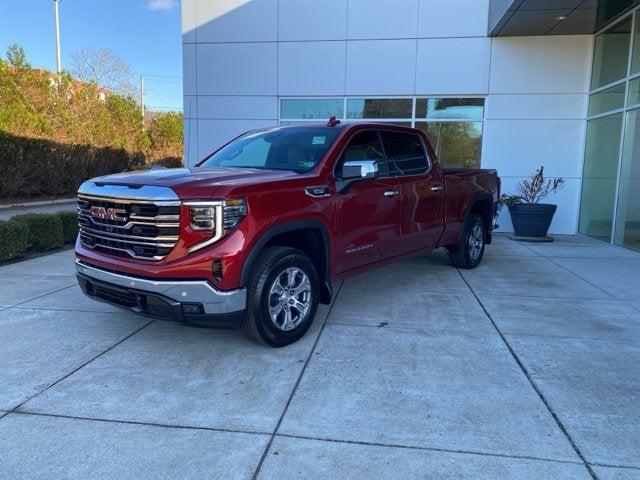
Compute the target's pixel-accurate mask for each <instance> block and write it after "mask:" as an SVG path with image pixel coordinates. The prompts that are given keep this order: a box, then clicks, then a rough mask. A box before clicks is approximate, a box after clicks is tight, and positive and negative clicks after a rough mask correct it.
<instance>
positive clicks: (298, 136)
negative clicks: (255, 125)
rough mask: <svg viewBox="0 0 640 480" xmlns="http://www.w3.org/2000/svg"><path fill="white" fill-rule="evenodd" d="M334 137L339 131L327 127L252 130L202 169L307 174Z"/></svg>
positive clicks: (219, 152) (210, 159)
mask: <svg viewBox="0 0 640 480" xmlns="http://www.w3.org/2000/svg"><path fill="white" fill-rule="evenodd" d="M338 133H339V129H336V128H328V127H290V128H268V129H262V130H252V131H250V132H247V133H245V134H244V135H242V136H240V137H238V138H236V139H235V140H233V141H232V142H231V143H229V144H227V145H225V146H224V147H222V148H221V149H220V150H218V151H217V152H215V153H213V154H212V155H210V156H209V157H207V158H206V159H205V160H204V162H203V163H202V166H204V167H238V168H242V167H251V168H259V169H266V170H292V171H294V172H298V173H302V172H308V171H310V170H311V169H312V168H314V167H315V166H316V165H317V164H318V163H319V162H320V160H322V158H323V157H324V154H325V153H326V152H327V150H329V148H330V147H331V145H332V144H333V142H334V140H335V139H336V137H337V136H338Z"/></svg>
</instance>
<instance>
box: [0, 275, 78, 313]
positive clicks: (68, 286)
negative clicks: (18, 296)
mask: <svg viewBox="0 0 640 480" xmlns="http://www.w3.org/2000/svg"><path fill="white" fill-rule="evenodd" d="M74 281H75V279H74ZM75 285H77V282H76V283H73V284H72V285H67V286H66V287H62V288H59V289H57V290H53V291H52V292H47V293H43V294H42V295H38V296H37V297H33V298H30V299H29V300H25V301H23V302H19V303H16V304H15V305H9V306H8V307H7V308H14V307H18V306H20V305H24V304H25V303H28V302H33V301H34V300H38V299H40V298H42V297H46V296H47V295H51V294H53V293H58V292H61V291H63V290H66V289H68V288H71V287H73V286H75Z"/></svg>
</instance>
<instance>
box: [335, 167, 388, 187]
mask: <svg viewBox="0 0 640 480" xmlns="http://www.w3.org/2000/svg"><path fill="white" fill-rule="evenodd" d="M377 176H378V164H377V163H376V162H374V161H373V160H357V161H352V162H344V165H342V178H340V179H338V181H337V182H336V189H337V190H338V192H339V193H344V192H346V191H347V190H348V188H349V185H351V184H352V183H353V182H357V181H358V180H365V179H368V178H376V177H377Z"/></svg>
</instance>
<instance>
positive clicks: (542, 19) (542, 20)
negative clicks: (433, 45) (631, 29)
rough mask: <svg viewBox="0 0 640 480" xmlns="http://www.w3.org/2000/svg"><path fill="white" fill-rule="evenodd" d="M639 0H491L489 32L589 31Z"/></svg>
mask: <svg viewBox="0 0 640 480" xmlns="http://www.w3.org/2000/svg"><path fill="white" fill-rule="evenodd" d="M638 4H640V0H491V3H490V10H489V32H490V33H489V35H490V36H493V37H509V36H523V35H580V34H592V33H595V32H597V31H598V30H600V29H602V28H603V27H605V26H606V25H608V24H610V23H612V22H613V21H615V20H616V19H617V18H619V17H620V16H621V15H623V14H624V13H625V12H627V11H629V10H630V9H631V8H633V7H634V6H636V5H638Z"/></svg>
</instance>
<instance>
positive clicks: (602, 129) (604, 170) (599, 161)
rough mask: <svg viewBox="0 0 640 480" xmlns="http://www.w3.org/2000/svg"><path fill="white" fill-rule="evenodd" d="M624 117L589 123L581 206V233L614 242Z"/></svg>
mask: <svg viewBox="0 0 640 480" xmlns="http://www.w3.org/2000/svg"><path fill="white" fill-rule="evenodd" d="M621 131H622V113H617V114H615V115H609V116H607V117H601V118H597V119H594V120H589V122H588V125H587V144H586V150H585V158H584V171H583V175H582V176H583V179H582V200H581V202H580V226H579V231H580V233H584V234H585V235H590V236H592V237H596V238H599V239H601V240H606V241H611V227H612V223H613V210H614V203H615V193H616V178H617V175H618V159H619V156H620V136H621Z"/></svg>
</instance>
